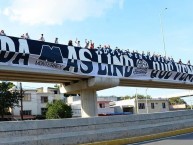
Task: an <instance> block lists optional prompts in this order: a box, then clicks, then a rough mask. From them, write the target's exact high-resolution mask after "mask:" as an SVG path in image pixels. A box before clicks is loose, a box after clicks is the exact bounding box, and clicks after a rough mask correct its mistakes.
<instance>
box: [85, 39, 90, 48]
mask: <svg viewBox="0 0 193 145" xmlns="http://www.w3.org/2000/svg"><path fill="white" fill-rule="evenodd" d="M85 44H86V45H85V48H87V49H88V48H89V41H87V39H85Z"/></svg>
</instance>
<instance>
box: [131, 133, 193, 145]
mask: <svg viewBox="0 0 193 145" xmlns="http://www.w3.org/2000/svg"><path fill="white" fill-rule="evenodd" d="M129 145H193V132H192V133H188V134H183V135H178V136H174V137H168V138H163V139H157V140H151V141H145V142H140V143H134V144H129Z"/></svg>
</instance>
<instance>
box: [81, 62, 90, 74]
mask: <svg viewBox="0 0 193 145" xmlns="http://www.w3.org/2000/svg"><path fill="white" fill-rule="evenodd" d="M84 66H86V69H85V67H84ZM80 71H81V72H82V73H87V74H88V73H91V72H92V71H93V65H92V62H88V61H81V63H80Z"/></svg>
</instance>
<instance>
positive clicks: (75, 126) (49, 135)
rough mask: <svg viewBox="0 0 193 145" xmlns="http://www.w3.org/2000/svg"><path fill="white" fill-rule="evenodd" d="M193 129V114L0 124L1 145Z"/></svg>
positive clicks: (78, 141)
mask: <svg viewBox="0 0 193 145" xmlns="http://www.w3.org/2000/svg"><path fill="white" fill-rule="evenodd" d="M190 127H193V111H191V110H190V111H178V112H167V113H155V114H142V115H127V116H126V115H124V116H105V117H92V118H73V119H63V120H35V121H19V122H1V123H0V144H4V145H13V144H14V145H21V144H28V145H36V144H38V145H39V144H46V145H53V144H54V145H55V144H56V145H65V144H83V143H92V142H100V141H107V140H115V139H123V138H131V137H136V136H145V135H151V134H157V133H163V132H168V131H174V130H179V129H183V128H190Z"/></svg>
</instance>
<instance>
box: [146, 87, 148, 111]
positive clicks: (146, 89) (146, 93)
mask: <svg viewBox="0 0 193 145" xmlns="http://www.w3.org/2000/svg"><path fill="white" fill-rule="evenodd" d="M147 89H148V88H147ZM147 89H146V111H147V114H148V113H149V109H148V101H147Z"/></svg>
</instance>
